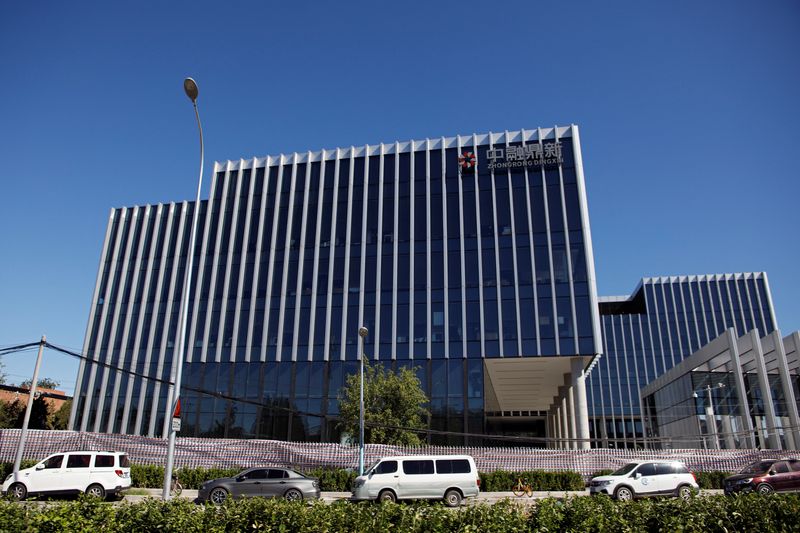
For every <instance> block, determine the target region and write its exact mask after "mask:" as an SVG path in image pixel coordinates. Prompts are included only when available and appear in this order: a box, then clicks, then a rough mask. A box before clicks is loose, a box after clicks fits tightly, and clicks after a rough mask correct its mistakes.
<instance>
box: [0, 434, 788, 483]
mask: <svg viewBox="0 0 800 533" xmlns="http://www.w3.org/2000/svg"><path fill="white" fill-rule="evenodd" d="M20 432H21V430H19V429H0V462H13V461H14V457H15V455H16V451H17V447H18V445H19V438H20ZM71 450H116V451H124V452H127V453H128V455H129V456H130V459H131V462H133V463H135V464H149V465H163V464H164V463H165V462H166V454H167V441H166V439H160V438H151V437H142V436H138V435H118V434H108V433H89V432H79V431H45V430H29V431H28V435H27V439H26V444H25V450H24V454H23V458H24V459H34V460H40V459H44V458H45V457H47V456H48V455H50V454H52V453H57V452H65V451H71ZM445 454H447V455H450V454H458V455H471V456H472V457H473V458H474V459H475V463H476V465H477V467H478V470H479V471H481V472H493V471H495V470H508V471H523V470H546V471H566V470H571V471H574V472H579V473H580V474H581V475H582V476H584V477H585V478H589V477H591V476H592V475H593V474H595V473H596V472H599V471H600V470H609V469H610V470H616V469H617V468H618V467H620V466H622V465H623V464H625V463H628V462H630V461H639V460H649V459H667V460H678V461H681V462H683V463H684V464H685V465H686V466H687V467H688V468H689V469H690V470H692V471H726V472H736V471H738V470H740V469H741V468H742V467H743V466H745V465H747V464H749V463H751V462H754V461H758V460H761V459H768V458H779V457H781V456H782V455H783V454H782V453H781V452H780V451H778V450H752V449H738V450H698V449H681V450H625V449H590V450H555V449H542V448H490V447H469V446H417V447H409V446H389V445H383V444H368V445H366V447H365V452H364V457H365V459H364V460H365V463H366V464H367V465H369V464H371V463H372V462H374V461H376V460H377V459H379V458H381V457H385V456H389V455H445ZM175 466H176V467H178V468H187V467H188V468H194V467H206V468H210V467H243V468H245V467H250V466H283V467H291V468H295V469H299V470H306V469H311V468H318V467H330V468H357V466H358V447H357V446H349V445H342V444H335V443H312V442H284V441H275V440H243V439H210V438H194V437H178V438H177V439H176V445H175Z"/></svg>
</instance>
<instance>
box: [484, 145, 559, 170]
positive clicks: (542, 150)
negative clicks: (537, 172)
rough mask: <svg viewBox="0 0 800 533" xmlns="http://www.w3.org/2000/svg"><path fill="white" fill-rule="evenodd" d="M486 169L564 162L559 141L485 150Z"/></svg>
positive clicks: (537, 165)
mask: <svg viewBox="0 0 800 533" xmlns="http://www.w3.org/2000/svg"><path fill="white" fill-rule="evenodd" d="M486 161H488V164H487V166H486V168H487V169H488V170H504V169H515V168H525V167H541V166H544V165H558V164H560V163H563V162H564V159H563V158H562V157H561V141H555V142H546V143H543V144H538V143H536V144H529V145H526V146H506V147H504V148H491V149H489V150H486Z"/></svg>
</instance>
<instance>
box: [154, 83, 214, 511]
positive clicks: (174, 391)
mask: <svg viewBox="0 0 800 533" xmlns="http://www.w3.org/2000/svg"><path fill="white" fill-rule="evenodd" d="M183 91H184V92H185V93H186V96H188V97H189V99H190V100H191V101H192V105H193V106H194V116H195V118H197V129H198V130H199V132H200V176H199V177H198V178H197V197H196V198H195V201H194V211H193V212H192V231H191V236H190V237H189V252H188V255H189V257H187V260H186V274H185V275H184V278H183V293H181V313H180V317H179V319H178V320H179V324H180V333H179V334H178V346H177V347H176V348H177V349H176V350H175V357H176V358H177V360H176V361H175V362H174V363H173V365H172V373H173V376H172V378H173V379H171V380H170V381H171V384H170V386H169V394H168V397H169V406H170V413H172V416H173V421H174V419H175V418H177V419H178V421H177V423H175V424H172V425H170V426H169V428H168V430H167V431H168V434H169V437H168V440H167V464H166V465H165V467H164V491H163V492H162V494H161V498H162V499H164V500H169V497H170V495H169V489H170V485H171V483H172V466H173V462H174V457H175V436H176V435H177V433H178V430H179V429H180V415H179V416H177V417H176V416H175V415H176V414H178V413H179V411H178V406H179V405H180V394H181V376H182V374H183V362H184V361H185V360H186V355H187V354H186V353H185V352H186V351H188V348H187V346H186V322H187V319H188V316H187V315H188V314H189V284H190V283H191V280H192V266H193V264H194V243H195V239H196V238H197V214H198V211H200V189H201V188H202V187H203V162H204V152H203V126H202V125H201V124H200V112H199V111H198V110H197V96H198V94H199V90H198V88H197V83H195V81H194V80H193V79H192V78H186V79H185V80H183Z"/></svg>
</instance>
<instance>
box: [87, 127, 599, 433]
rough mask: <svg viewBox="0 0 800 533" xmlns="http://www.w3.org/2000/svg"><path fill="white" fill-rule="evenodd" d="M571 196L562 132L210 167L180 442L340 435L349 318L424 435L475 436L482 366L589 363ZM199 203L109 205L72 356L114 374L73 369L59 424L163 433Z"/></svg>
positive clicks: (481, 427)
mask: <svg viewBox="0 0 800 533" xmlns="http://www.w3.org/2000/svg"><path fill="white" fill-rule="evenodd" d="M467 154H469V155H467ZM471 157H472V158H474V159H473V161H474V162H475V164H465V161H467V162H468V163H469V162H470V158H471ZM584 191H585V188H584V185H583V176H582V169H581V168H580V147H579V142H578V138H577V128H576V127H574V126H570V127H565V128H551V129H538V130H522V131H518V132H510V133H509V132H507V133H500V134H485V135H472V136H468V137H450V138H441V139H436V140H424V141H410V142H404V143H394V144H388V145H384V144H381V145H371V146H365V147H360V148H347V149H335V150H324V151H321V152H308V153H302V154H301V153H295V154H291V155H281V156H277V157H268V158H263V159H253V160H249V161H245V160H241V161H239V162H228V163H224V164H217V165H216V167H215V171H214V176H213V179H212V185H211V191H210V195H209V199H208V200H207V201H204V202H202V203H201V205H200V206H199V207H200V209H199V211H198V217H199V219H198V220H199V223H198V239H197V244H196V246H195V249H194V250H192V251H191V253H193V254H194V269H193V275H192V280H191V281H190V291H189V316H188V324H189V327H188V332H187V339H188V347H189V349H188V353H187V358H186V361H185V366H184V368H183V385H184V388H183V389H182V392H181V398H182V410H181V416H182V419H183V429H182V432H181V435H185V436H188V435H193V436H228V437H260V438H275V439H288V440H305V441H331V440H338V438H339V437H340V435H339V433H338V429H337V427H336V416H337V415H338V403H337V397H338V394H339V390H340V389H341V387H342V385H343V384H344V382H345V379H346V376H347V375H349V374H352V373H355V372H357V370H358V359H359V351H360V346H359V337H358V329H359V327H360V326H365V327H367V328H368V329H369V336H368V337H367V339H366V346H365V348H364V351H365V352H366V356H367V357H368V358H370V359H372V360H377V361H379V362H380V363H381V364H384V365H387V366H389V367H391V368H399V367H409V368H414V369H416V372H417V375H418V376H419V378H420V381H421V382H422V385H423V387H424V389H425V390H426V392H427V393H428V396H429V398H430V405H429V410H430V411H431V418H430V421H429V422H430V426H431V428H432V429H438V430H443V431H450V432H454V433H484V432H485V431H486V428H487V424H486V420H485V404H484V398H485V396H486V390H487V387H489V386H490V384H487V383H484V368H483V360H484V359H487V358H492V359H501V358H519V357H562V356H576V355H584V356H594V355H595V354H597V353H599V352H600V336H599V332H600V327H599V321H598V312H597V305H596V289H595V284H594V275H593V258H592V254H591V242H590V241H591V237H590V233H589V221H588V215H587V207H586V200H585V192H584ZM193 209H194V204H193V203H186V202H184V203H182V204H168V205H158V206H145V207H134V208H121V209H115V210H112V212H111V217H110V221H109V225H108V229H107V234H106V240H105V244H104V248H103V252H102V262H101V265H100V269H99V272H98V280H97V286H96V289H95V295H94V299H93V310H92V316H91V319H90V322H89V326H88V329H87V336H86V343H85V346H84V352H85V353H87V354H88V356H89V357H90V358H92V359H95V360H99V361H102V362H103V363H105V364H107V365H109V366H102V365H97V364H91V363H89V364H82V365H81V368H80V370H79V376H78V386H77V387H76V391H77V400H76V402H75V408H74V410H73V421H72V427H74V428H76V429H81V430H89V431H105V432H123V433H137V434H146V435H152V436H155V435H161V434H162V433H163V431H164V427H165V419H164V413H165V411H166V403H167V398H166V394H167V385H166V382H167V381H168V380H169V379H170V375H171V373H172V372H173V367H174V365H175V362H176V357H175V356H176V354H175V353H174V350H175V349H176V345H177V344H178V339H177V331H178V321H179V316H178V315H179V311H180V302H181V296H182V295H181V291H182V287H183V278H184V273H185V268H186V258H187V254H188V253H189V252H190V251H189V250H188V241H189V232H190V229H191V220H192V216H193ZM117 366H118V367H122V368H126V369H129V370H132V371H134V372H135V373H136V374H135V375H131V374H124V373H120V372H115V371H113V370H112V368H113V367H117ZM145 376H147V377H145ZM147 378H157V379H147ZM432 441H433V442H451V443H465V442H469V441H468V439H466V438H465V437H464V436H461V435H454V436H450V437H447V436H440V437H434V438H432Z"/></svg>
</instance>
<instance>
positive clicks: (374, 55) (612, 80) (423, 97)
mask: <svg viewBox="0 0 800 533" xmlns="http://www.w3.org/2000/svg"><path fill="white" fill-rule="evenodd" d="M117 4H118V5H112V3H111V2H97V3H94V4H92V3H90V2H80V3H78V2H55V1H53V2H4V3H3V4H2V6H1V7H0V72H2V83H0V165H1V166H0V180H1V181H0V183H2V199H3V202H2V208H0V250H2V252H0V253H1V254H2V261H0V347H2V346H10V345H15V344H20V343H26V342H33V341H36V340H38V339H39V337H40V336H41V335H42V334H46V335H47V336H48V340H50V341H51V342H53V343H54V344H58V345H60V346H65V347H69V348H73V349H76V350H80V349H81V347H82V345H83V337H84V333H85V329H86V322H87V318H88V314H89V306H90V302H91V296H92V291H93V289H94V282H95V276H96V273H97V267H98V261H99V255H100V249H101V246H102V240H103V235H104V232H105V226H106V222H107V218H108V214H109V210H110V208H112V207H119V206H130V205H137V204H146V203H158V202H169V201H180V200H184V199H192V198H193V197H194V191H195V187H196V178H197V165H198V161H197V159H198V157H197V156H198V153H197V152H198V147H197V133H196V125H195V122H194V114H193V112H192V109H191V104H190V102H189V101H188V99H187V98H186V96H185V95H184V94H183V90H182V80H183V78H184V77H185V76H193V77H194V78H195V79H196V80H197V81H198V84H199V86H200V100H199V105H200V112H201V115H202V119H203V126H204V131H205V139H206V162H207V164H206V168H207V169H210V168H211V163H212V162H213V161H217V160H227V159H238V158H240V157H243V158H248V157H253V156H264V155H268V154H278V153H282V152H293V151H305V150H309V149H311V150H317V149H321V148H335V147H337V146H350V145H363V144H367V143H369V144H375V143H380V142H392V141H395V140H408V139H421V138H422V139H424V138H426V137H440V136H443V135H444V136H450V135H455V134H470V133H473V132H486V131H503V130H506V129H509V130H515V129H520V128H535V127H537V126H543V127H544V126H552V125H554V124H559V125H567V124H570V123H575V124H578V125H579V126H580V128H581V137H582V139H581V140H582V145H583V160H584V169H585V175H586V184H587V189H588V194H589V211H590V216H591V224H592V232H593V238H594V251H595V263H596V268H597V282H598V289H599V292H600V294H602V295H618V294H628V293H629V292H630V291H631V290H632V289H633V288H634V287H635V285H636V283H637V281H638V280H639V278H641V277H642V276H655V275H684V274H702V273H722V272H745V271H760V270H764V271H766V272H767V273H768V275H769V281H770V285H771V289H772V295H773V299H774V303H775V307H776V311H777V316H778V323H779V326H780V328H781V329H782V331H783V332H784V333H788V332H790V331H794V330H796V329H800V289H798V268H797V266H798V265H800V250H799V248H798V228H800V214H799V213H800V210H798V209H797V206H798V202H799V201H800V185H798V170H797V169H798V165H797V164H796V162H795V159H796V157H797V154H798V149H797V146H798V141H800V135H798V130H797V125H798V123H800V103H798V96H797V95H798V94H800V91H798V86H800V83H799V82H800V67H798V62H797V58H798V57H800V31H798V29H800V4H798V3H797V2H796V1H790V0H787V1H779V0H775V1H767V2H740V1H708V2H698V1H696V0H695V1H684V0H678V1H672V2H658V3H657V2H641V1H626V2H616V1H609V2H579V1H574V2H538V1H528V2H480V3H478V2H464V1H461V2H401V3H397V2H395V3H393V5H392V7H389V6H388V5H386V3H381V2H374V1H373V2H341V3H322V2H318V3H313V2H300V1H297V2H201V1H197V2H191V3H190V2H127V3H117ZM208 177H209V174H208V172H207V173H206V182H205V186H204V195H205V193H206V192H207V190H208V183H209V181H208ZM34 359H35V351H33V352H26V353H22V354H14V355H9V356H6V357H4V358H3V363H4V365H5V372H6V373H7V374H8V380H9V381H10V382H14V383H17V382H20V381H22V380H23V379H26V378H28V377H30V375H31V374H32V372H33V362H34ZM76 370H77V362H76V361H75V360H73V359H70V358H69V357H68V356H64V355H61V354H58V353H56V352H53V351H46V352H45V360H44V364H43V368H42V371H41V375H42V376H48V377H52V378H55V379H58V380H60V381H61V383H62V388H64V389H66V390H67V391H69V392H71V390H72V388H73V387H74V383H75V377H76Z"/></svg>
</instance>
